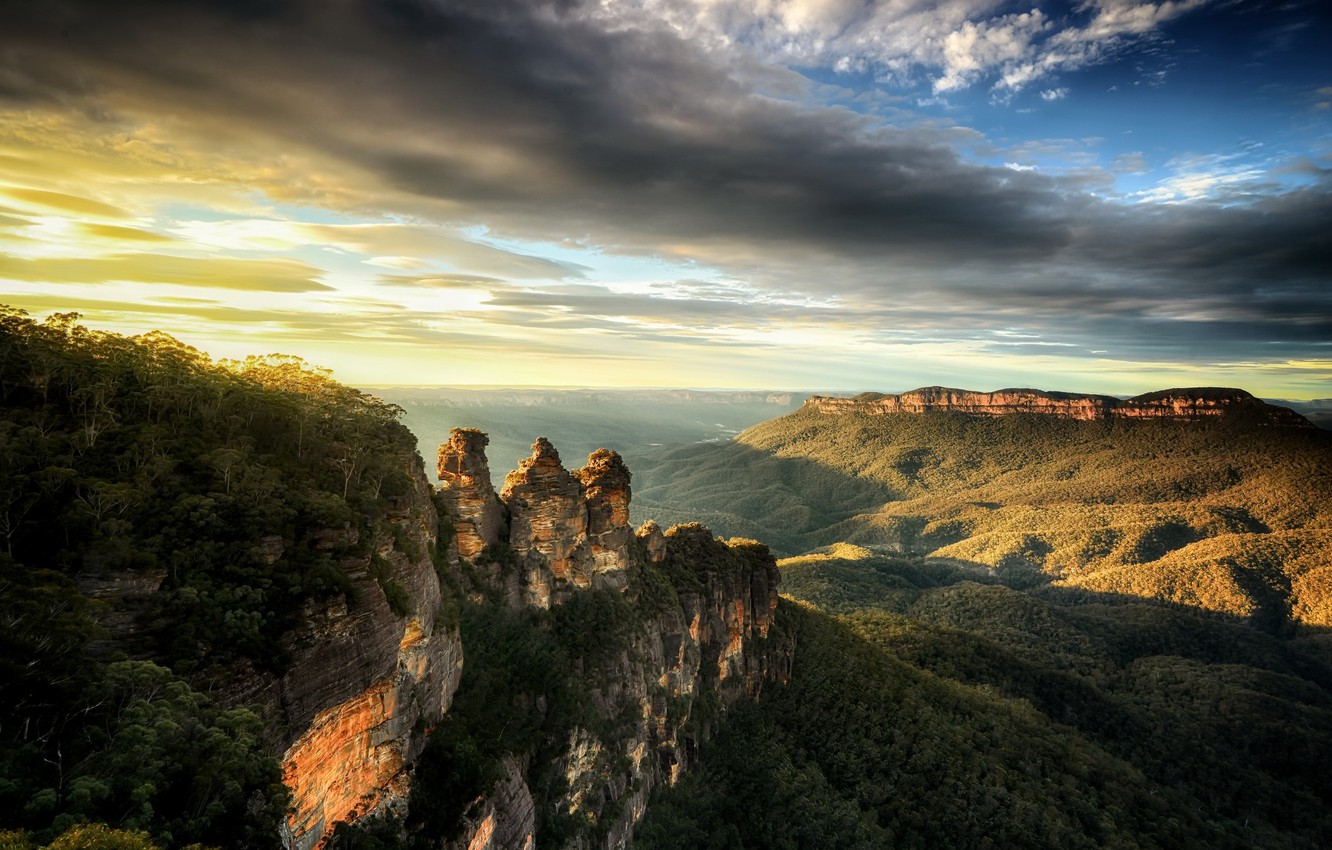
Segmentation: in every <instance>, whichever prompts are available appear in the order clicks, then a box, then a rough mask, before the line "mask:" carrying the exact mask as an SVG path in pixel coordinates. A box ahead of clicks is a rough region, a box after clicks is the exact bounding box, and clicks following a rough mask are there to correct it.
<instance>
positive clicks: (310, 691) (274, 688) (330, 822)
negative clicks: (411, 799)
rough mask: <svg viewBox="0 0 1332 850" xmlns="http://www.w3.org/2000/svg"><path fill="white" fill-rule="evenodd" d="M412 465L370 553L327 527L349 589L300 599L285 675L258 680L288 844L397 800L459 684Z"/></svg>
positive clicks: (452, 634) (453, 637)
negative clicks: (277, 734)
mask: <svg viewBox="0 0 1332 850" xmlns="http://www.w3.org/2000/svg"><path fill="white" fill-rule="evenodd" d="M411 472H412V487H411V489H410V491H409V492H408V493H406V494H405V495H403V496H402V497H400V498H396V499H392V500H389V509H388V515H387V516H386V518H385V520H386V523H385V526H384V528H383V530H382V531H380V532H379V533H378V534H377V535H376V537H375V539H374V540H373V541H370V547H369V549H370V552H369V554H368V555H358V554H353V552H354V547H355V544H356V543H358V542H359V541H357V540H356V537H355V534H354V532H351V531H347V532H344V533H342V534H328V535H325V540H326V541H327V542H326V543H324V544H323V545H324V546H325V547H326V548H327V549H328V550H329V551H330V554H334V555H338V556H339V557H340V560H341V567H342V569H343V570H344V571H345V572H346V573H347V575H348V576H349V578H350V579H351V581H352V590H351V592H350V593H348V594H343V595H339V596H337V597H333V598H331V599H329V600H324V601H323V602H322V603H316V602H313V601H312V602H311V603H308V604H307V606H306V617H305V618H304V622H305V626H304V628H302V629H301V630H300V631H298V632H297V633H295V634H293V635H292V636H291V637H290V639H289V643H290V649H291V652H292V663H291V664H290V666H289V668H288V672H287V673H286V674H285V675H283V676H282V677H281V678H279V679H277V680H276V681H268V682H263V679H262V678H260V679H259V682H263V684H265V685H266V689H267V691H268V693H267V694H264V696H266V697H267V698H268V699H269V700H271V701H273V702H275V703H276V704H277V705H279V706H280V707H281V709H282V711H283V714H284V717H285V719H286V722H287V728H289V729H290V730H291V732H290V733H289V738H288V740H287V746H286V749H285V752H284V753H283V756H282V769H283V779H284V782H286V784H287V785H288V787H289V788H290V789H291V792H292V809H291V812H290V814H289V816H288V819H287V824H286V828H285V830H284V843H286V845H287V846H288V847H289V848H293V849H294V850H308V848H311V847H314V846H316V845H317V844H318V843H319V842H320V840H321V839H323V838H324V837H325V835H327V834H328V833H329V831H330V830H331V829H332V827H333V826H334V824H335V823H337V822H338V821H348V820H353V819H355V818H356V817H358V816H361V815H364V814H367V813H369V812H372V811H376V810H379V809H382V808H384V807H386V806H392V805H395V804H396V803H397V802H398V801H400V800H402V799H403V798H404V796H405V794H406V792H407V787H408V769H409V768H410V766H411V764H412V762H413V761H414V760H415V758H416V757H417V756H418V755H419V754H420V752H421V749H422V748H423V747H424V746H425V740H426V732H427V731H428V730H429V728H430V727H431V726H432V725H433V724H434V723H436V722H438V721H439V719H440V718H441V717H442V716H443V715H444V712H445V711H447V709H448V707H449V703H450V702H451V701H452V698H453V695H454V692H455V691H456V690H457V687H458V680H459V676H460V675H461V670H462V661H463V656H462V642H461V639H460V637H459V634H458V630H457V626H456V624H453V623H448V622H445V621H444V618H443V616H442V603H443V601H444V597H443V595H442V593H441V588H440V583H439V577H438V575H437V574H436V571H435V567H434V565H433V563H432V562H431V559H430V556H429V552H430V549H431V548H432V547H433V546H434V544H435V540H436V538H437V536H438V517H437V514H436V512H435V509H434V506H433V505H432V504H431V500H430V485H429V483H428V482H427V481H426V478H425V474H424V470H423V469H422V468H421V467H420V465H419V461H418V463H417V464H416V465H415V467H414V468H413V469H412V471H411ZM390 588H397V590H396V591H395V590H388V589H390ZM390 592H392V593H394V599H393V600H390V597H389V593H390ZM395 608H396V610H395ZM251 684H252V685H253V684H256V683H255V682H252V683H251Z"/></svg>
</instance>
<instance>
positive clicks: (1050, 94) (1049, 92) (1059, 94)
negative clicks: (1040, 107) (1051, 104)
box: [1041, 86, 1068, 101]
mask: <svg viewBox="0 0 1332 850" xmlns="http://www.w3.org/2000/svg"><path fill="white" fill-rule="evenodd" d="M1066 97H1068V89H1067V88H1065V87H1063V86H1061V87H1059V88H1057V89H1046V90H1045V91H1043V92H1041V100H1045V101H1052V100H1063V99H1064V98H1066Z"/></svg>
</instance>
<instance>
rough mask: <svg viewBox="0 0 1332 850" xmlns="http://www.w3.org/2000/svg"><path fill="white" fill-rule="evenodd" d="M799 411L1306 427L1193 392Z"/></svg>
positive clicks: (930, 395)
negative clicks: (1234, 421)
mask: <svg viewBox="0 0 1332 850" xmlns="http://www.w3.org/2000/svg"><path fill="white" fill-rule="evenodd" d="M805 409H806V410H811V411H814V412H817V413H831V414H840V413H861V414H886V413H960V414H966V415H970V416H1004V415H1008V414H1017V413H1029V414H1040V415H1046V416H1056V417H1060V418H1065V419H1079V420H1111V419H1202V418H1211V417H1221V416H1236V415H1248V416H1251V417H1255V418H1258V419H1261V420H1263V421H1266V422H1268V423H1270V424H1273V425H1285V426H1295V427H1312V426H1311V425H1310V423H1309V422H1308V420H1306V419H1305V418H1304V417H1303V416H1300V415H1299V414H1298V413H1296V412H1294V411H1293V410H1290V409H1289V408H1285V407H1277V406H1275V405H1270V404H1266V403H1265V402H1263V401H1261V400H1259V399H1257V398H1255V397H1254V396H1253V395H1251V394H1250V393H1248V392H1246V391H1244V390H1240V389H1231V388H1217V387H1198V388H1188V389H1170V390H1160V391H1157V392H1151V393H1144V394H1143V395H1138V396H1134V397H1133V398H1129V399H1119V398H1115V397H1114V396H1105V395H1080V394H1076V393H1061V392H1046V391H1044V390H1033V389H1004V390H995V391H994V392H988V393H984V392H975V391H972V390H958V389H951V388H949V387H922V388H921V389H917V390H912V391H910V392H905V393H899V394H895V395H889V394H883V393H862V394H860V395H858V396H855V397H854V398H827V397H824V396H813V397H811V398H809V399H807V400H806V401H805Z"/></svg>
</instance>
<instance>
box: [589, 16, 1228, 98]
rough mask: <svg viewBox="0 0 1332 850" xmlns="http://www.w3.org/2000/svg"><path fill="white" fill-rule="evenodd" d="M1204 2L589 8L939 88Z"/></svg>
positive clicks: (1069, 52)
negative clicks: (1054, 11) (1050, 10)
mask: <svg viewBox="0 0 1332 850" xmlns="http://www.w3.org/2000/svg"><path fill="white" fill-rule="evenodd" d="M1209 2H1214V0H1165V2H1151V1H1150V0H1088V2H1084V3H1081V4H1079V5H1077V6H1076V7H1075V8H1074V9H1073V10H1072V11H1071V12H1070V13H1069V14H1067V15H1060V16H1057V17H1052V16H1051V15H1050V14H1047V13H1046V12H1044V11H1042V10H1041V9H1040V8H1038V7H1036V6H1035V5H1034V4H1033V5H1032V7H1031V8H1030V9H1027V10H1024V11H1019V12H1011V11H1008V10H1010V9H1011V8H1012V7H1011V6H1009V5H1008V4H1006V3H1003V2H1001V0H952V2H942V3H940V2H932V0H602V2H601V3H600V4H598V5H596V6H593V7H592V12H591V13H590V14H591V15H592V16H594V17H595V18H597V19H598V20H599V21H600V22H601V23H602V24H603V25H607V26H610V27H612V28H614V29H637V28H646V27H650V26H653V25H664V26H666V27H668V28H670V29H672V30H674V31H675V32H677V33H679V34H681V35H683V36H685V37H687V38H689V39H691V40H693V41H694V42H695V43H698V44H702V45H704V46H706V47H708V48H710V49H715V50H728V49H732V48H734V47H735V46H736V45H742V46H745V47H747V48H749V49H750V50H752V51H753V52H755V53H756V54H758V55H759V56H760V57H761V58H763V59H766V60H769V61H774V62H790V63H798V64H802V65H820V66H823V67H827V68H832V69H834V70H836V71H839V72H843V73H845V72H864V71H870V72H872V73H873V74H874V75H875V77H876V79H878V80H879V81H881V82H886V83H889V84H906V83H910V82H916V81H918V80H919V78H920V77H922V76H923V77H924V78H925V79H927V80H928V81H929V82H930V84H931V87H932V88H933V90H934V92H935V93H936V94H938V93H942V92H949V91H958V90H962V89H966V88H970V87H972V86H975V85H986V86H988V87H989V88H992V89H994V90H996V91H998V92H1016V91H1018V90H1021V89H1023V88H1026V87H1027V86H1029V85H1032V84H1034V83H1036V82H1038V81H1040V80H1043V79H1046V78H1048V77H1050V76H1051V75H1053V74H1055V73H1058V72H1060V71H1069V70H1074V69H1078V68H1083V67H1086V66H1088V65H1093V64H1096V63H1098V62H1101V61H1104V60H1105V59H1107V58H1109V57H1110V56H1112V55H1114V54H1115V53H1116V52H1117V51H1119V50H1121V49H1122V48H1124V47H1126V46H1128V45H1130V44H1132V43H1134V42H1137V41H1141V40H1143V39H1148V38H1152V37H1153V36H1154V35H1155V33H1156V32H1157V30H1158V29H1159V27H1160V26H1161V25H1162V24H1163V23H1165V22H1167V21H1170V20H1173V19H1175V18H1178V17H1179V16H1181V15H1184V14H1187V13H1188V12H1191V11H1193V10H1195V9H1198V8H1200V7H1202V6H1204V5H1206V4H1207V3H1209ZM1048 91H1053V92H1059V91H1061V90H1060V89H1049V90H1048ZM1048 99H1053V98H1048Z"/></svg>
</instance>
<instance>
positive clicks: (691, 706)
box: [449, 440, 791, 850]
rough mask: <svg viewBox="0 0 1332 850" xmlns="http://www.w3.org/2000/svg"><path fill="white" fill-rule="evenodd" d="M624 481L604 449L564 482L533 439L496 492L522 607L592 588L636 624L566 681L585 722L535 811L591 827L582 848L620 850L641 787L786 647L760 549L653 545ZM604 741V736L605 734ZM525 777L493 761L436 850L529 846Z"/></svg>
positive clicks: (662, 538)
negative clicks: (634, 522)
mask: <svg viewBox="0 0 1332 850" xmlns="http://www.w3.org/2000/svg"><path fill="white" fill-rule="evenodd" d="M629 482H630V475H629V471H628V470H627V469H626V468H625V467H624V464H623V462H622V461H621V459H620V458H619V456H618V455H616V454H615V453H613V452H607V451H604V450H603V451H598V452H596V453H594V454H593V455H592V456H590V457H589V459H588V463H587V465H586V466H584V467H583V468H582V469H579V470H577V471H575V472H574V473H572V474H571V473H569V472H567V471H566V470H564V469H563V467H562V466H561V465H560V463H559V455H558V454H557V453H556V451H555V449H554V447H553V446H551V445H550V444H549V442H547V441H545V440H538V441H537V442H536V444H535V445H534V446H533V453H532V456H531V457H530V458H528V459H527V460H525V461H524V462H523V463H522V464H521V465H520V466H519V468H518V469H517V470H516V471H514V472H513V473H511V474H510V475H509V476H508V478H507V479H506V482H505V487H504V490H503V494H502V499H503V501H504V503H505V506H506V509H507V510H508V512H509V514H510V517H511V520H510V524H509V529H508V533H509V538H508V541H507V542H508V544H509V547H510V549H511V550H512V552H513V554H514V555H515V556H516V557H517V558H518V559H519V563H520V564H522V565H524V569H525V570H526V581H527V588H528V592H527V593H526V595H525V597H524V598H523V599H522V600H521V601H522V604H525V605H530V606H535V607H539V608H544V607H547V606H549V605H552V604H553V605H560V604H561V602H563V601H566V600H570V599H572V594H574V593H576V592H578V591H580V590H594V589H601V590H611V591H620V592H622V593H623V594H624V597H623V598H624V599H625V600H626V602H625V603H622V604H627V605H632V606H633V608H634V609H635V610H637V611H639V612H640V614H639V615H638V617H637V619H636V620H635V624H634V626H633V627H632V628H631V629H630V630H629V631H628V632H627V634H621V635H619V636H615V635H604V636H602V637H604V639H605V640H606V641H607V642H608V645H607V646H605V647H603V649H604V650H605V651H604V652H601V653H599V654H598V660H597V661H595V662H591V661H589V662H586V663H589V664H591V663H595V665H596V667H595V669H584V670H583V674H584V675H583V676H582V678H581V679H580V687H582V688H583V689H584V692H585V693H586V694H587V695H588V696H589V697H590V699H591V701H592V704H593V705H594V707H595V715H596V716H597V717H599V718H600V720H599V721H598V722H596V723H592V724H590V725H589V727H584V726H577V727H575V728H574V729H572V731H570V732H569V734H568V738H567V740H562V741H561V742H560V747H561V749H562V755H561V756H560V757H559V759H558V763H557V764H555V765H554V770H555V772H556V775H559V776H561V777H562V780H563V781H562V784H561V787H562V788H563V789H564V790H563V791H561V792H560V793H559V794H558V796H557V798H556V799H554V800H547V804H548V805H549V806H552V807H553V809H552V811H553V813H555V814H559V815H568V816H574V817H576V818H578V819H582V821H583V822H587V823H592V824H595V826H596V828H595V830H594V831H593V832H592V833H590V835H594V836H596V837H595V838H592V837H589V834H582V837H580V838H576V839H574V840H573V841H572V843H567V844H565V845H564V846H570V847H592V846H596V847H606V848H623V847H625V846H627V844H628V843H629V841H630V840H631V838H632V834H633V825H634V824H635V823H636V822H637V821H638V819H639V818H640V817H641V816H642V814H643V812H644V810H645V809H646V806H647V800H648V797H649V795H650V794H651V792H652V789H653V788H654V787H655V786H656V785H657V784H658V783H660V782H663V781H664V782H668V783H671V782H674V781H675V780H676V779H677V778H678V777H679V776H680V775H681V773H682V772H683V771H684V770H686V769H687V767H688V766H689V765H690V763H691V762H692V760H693V758H694V754H695V753H696V752H697V749H698V746H699V743H700V741H701V740H703V739H704V738H705V737H706V736H707V735H708V734H709V733H710V730H711V728H712V726H713V725H714V724H715V723H716V721H717V720H718V719H719V717H720V716H721V715H722V714H723V713H724V712H725V710H726V707H727V706H729V705H730V704H731V703H733V702H734V701H735V700H736V699H739V698H742V697H752V696H756V695H757V694H758V693H759V692H760V691H761V690H762V688H763V687H764V684H765V683H766V682H768V681H770V680H773V679H781V678H784V677H785V676H786V675H787V674H788V672H789V666H790V654H791V648H790V647H789V646H787V645H784V644H783V643H782V641H781V640H772V639H770V632H771V629H772V626H773V615H774V612H775V611H776V607H777V581H778V573H777V567H776V563H775V562H774V560H773V558H772V555H771V554H770V553H769V552H768V550H767V548H766V547H765V546H762V545H761V544H758V543H753V542H749V541H733V542H732V543H730V544H727V543H725V542H722V541H719V540H717V539H715V538H714V537H713V536H712V534H711V532H710V531H708V530H707V529H706V528H704V527H702V526H698V525H688V526H677V527H675V528H672V529H671V530H670V531H668V532H666V533H665V534H663V533H662V531H661V530H660V529H659V528H658V527H657V526H656V525H655V524H654V523H650V522H649V523H646V524H645V525H644V526H643V527H642V528H641V529H640V530H639V531H638V533H637V535H635V534H634V533H633V532H632V531H631V530H630V528H629V526H628V509H629V500H630V495H631V494H630V486H629ZM455 521H456V520H455ZM491 574H494V573H491ZM508 598H510V599H511V600H512V597H508ZM511 604H512V603H511ZM595 727H601V729H600V731H594V728H595ZM606 728H613V729H616V730H618V731H617V732H616V733H615V734H614V735H612V736H610V737H608V736H607V735H606V733H605V729H606ZM532 770H533V766H532V765H524V764H522V763H521V762H520V761H519V760H511V761H508V762H506V763H505V769H504V778H503V779H501V780H500V781H499V782H498V783H497V784H496V785H495V786H494V787H493V788H492V790H491V792H490V793H489V794H488V795H486V796H485V798H484V800H483V802H482V803H481V804H480V805H478V806H475V807H473V809H472V812H471V814H470V815H469V819H468V822H467V824H466V826H465V828H464V830H463V832H462V835H461V837H460V838H458V839H457V840H456V841H455V842H453V843H451V844H450V845H449V846H450V847H456V848H460V849H461V848H467V850H483V848H495V850H498V848H507V847H522V846H540V845H541V835H540V834H539V832H538V824H539V819H540V814H541V813H540V812H538V811H536V809H535V808H534V804H533V798H534V796H535V795H534V794H533V792H532V788H535V787H536V786H532V785H530V783H531V782H532V781H533V779H532V776H533V774H532Z"/></svg>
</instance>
